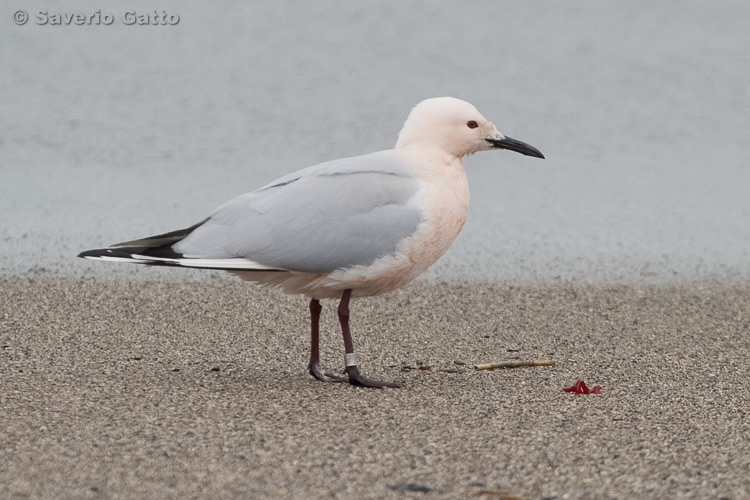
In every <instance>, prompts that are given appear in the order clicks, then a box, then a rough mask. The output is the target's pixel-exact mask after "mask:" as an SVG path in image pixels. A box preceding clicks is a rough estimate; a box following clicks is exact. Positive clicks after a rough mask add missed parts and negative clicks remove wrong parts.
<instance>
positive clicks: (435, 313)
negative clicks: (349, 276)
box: [0, 276, 750, 500]
mask: <svg viewBox="0 0 750 500" xmlns="http://www.w3.org/2000/svg"><path fill="white" fill-rule="evenodd" d="M323 307H324V309H323V323H322V341H323V345H322V359H323V363H324V366H326V367H328V368H329V369H334V368H336V369H340V368H341V367H342V365H343V354H342V351H343V349H342V345H341V344H342V342H341V335H340V331H339V329H338V324H337V321H336V317H335V307H334V303H333V302H331V301H326V302H324V303H323ZM351 318H352V332H353V337H354V343H355V348H356V350H357V355H358V359H359V361H360V368H361V369H362V371H363V372H364V373H365V374H367V375H369V376H371V377H374V378H380V379H383V380H388V381H396V382H400V383H402V384H403V388H400V389H384V390H374V389H359V388H355V387H351V386H348V385H342V384H326V383H321V382H317V381H315V380H314V379H312V378H311V377H310V376H309V375H308V374H307V373H306V370H305V367H306V365H307V356H308V349H309V332H308V321H309V319H308V310H307V302H306V300H305V299H304V298H301V297H293V296H285V295H282V294H281V293H279V292H276V291H273V290H268V289H261V288H258V287H255V286H251V285H248V284H247V283H243V282H240V281H239V280H234V279H232V278H230V277H222V276H216V277H210V278H207V279H205V280H202V281H177V280H175V281H164V280H152V281H148V280H147V281H142V280H141V281H125V280H104V279H101V278H99V279H89V278H65V277H57V276H24V277H8V278H2V279H0V426H1V428H0V498H33V499H43V498H92V499H94V498H112V499H119V498H123V499H124V498H134V499H135V498H138V499H143V498H160V499H171V498H175V499H177V498H179V499H184V498H293V499H297V498H306V499H307V498H310V499H318V498H341V499H344V498H346V499H349V498H359V499H366V498H372V499H376V498H378V499H380V498H424V499H433V498H446V499H448V498H450V499H457V498H480V499H481V498H523V499H542V498H546V499H577V498H581V499H584V498H585V499H608V498H613V499H615V498H617V499H632V498H639V499H650V498H654V499H657V498H658V499H665V498H696V499H697V498H701V499H703V498H714V499H720V498H727V499H733V500H739V499H743V498H748V497H750V474H748V471H750V383H749V381H750V368H749V366H750V365H748V358H750V286H745V285H736V284H733V285H729V284H721V283H688V284H680V285H663V286H642V287H639V286H628V287H605V286H591V285H563V284H561V285H549V286H536V287H535V286H524V287H512V286H509V285H491V284H446V283H417V284H414V285H412V286H410V287H407V288H406V289H404V290H400V291H398V292H395V293H392V294H389V295H386V296H382V297H377V298H371V299H358V300H354V301H353V302H352V306H351ZM534 359H553V360H555V361H557V365H556V366H551V367H533V368H517V369H511V370H495V371H476V370H474V369H473V365H474V364H478V363H489V362H498V361H506V360H534ZM420 368H421V369H420ZM578 379H583V380H584V381H585V382H586V384H588V385H589V387H592V386H602V390H601V392H600V393H599V394H596V395H593V394H591V395H575V394H569V393H563V392H561V389H562V388H563V387H568V386H571V385H573V384H574V383H575V382H576V380H578ZM502 494H505V496H502Z"/></svg>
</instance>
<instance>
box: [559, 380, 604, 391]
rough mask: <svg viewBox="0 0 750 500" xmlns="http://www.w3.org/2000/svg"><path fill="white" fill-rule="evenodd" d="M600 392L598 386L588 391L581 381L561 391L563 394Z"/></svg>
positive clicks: (584, 383)
mask: <svg viewBox="0 0 750 500" xmlns="http://www.w3.org/2000/svg"><path fill="white" fill-rule="evenodd" d="M601 390H602V388H601V387H600V386H598V385H597V386H596V387H592V388H591V389H589V388H588V387H586V382H584V381H583V380H579V381H578V382H576V383H575V385H573V386H571V387H566V388H565V389H563V392H574V393H576V394H599V391H601Z"/></svg>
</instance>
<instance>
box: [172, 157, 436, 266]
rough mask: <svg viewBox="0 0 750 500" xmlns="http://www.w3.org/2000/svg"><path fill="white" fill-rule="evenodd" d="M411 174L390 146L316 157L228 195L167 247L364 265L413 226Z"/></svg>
mask: <svg viewBox="0 0 750 500" xmlns="http://www.w3.org/2000/svg"><path fill="white" fill-rule="evenodd" d="M415 175H416V172H415V168H414V166H412V165H410V164H409V163H408V161H407V159H406V157H405V156H404V155H403V153H400V152H397V151H393V150H391V151H382V152H379V153H373V154H370V155H365V156H359V157H355V158H346V159H342V160H336V161H333V162H328V163H323V164H320V165H316V166H315V167H310V168H308V169H304V170H300V171H299V172H295V173H294V174H290V175H288V176H285V177H282V178H280V179H278V180H277V181H274V182H272V183H270V184H268V185H267V186H265V187H263V188H261V189H259V190H257V191H254V192H252V193H247V194H244V195H241V196H238V197H236V198H234V199H232V200H230V201H228V202H227V203H225V204H224V205H222V206H220V207H219V208H218V209H217V210H216V211H215V212H214V213H213V214H212V215H211V216H210V217H209V219H208V220H207V221H206V222H204V223H203V224H202V225H200V226H199V227H197V228H196V229H195V230H194V231H193V232H191V233H190V234H189V235H188V236H187V237H186V238H185V239H183V240H182V241H180V242H178V243H176V244H175V245H174V246H173V248H174V250H175V251H177V252H179V253H181V254H183V256H184V257H186V258H203V259H230V258H245V259H249V260H252V261H254V262H257V263H259V264H262V265H265V266H271V267H275V268H280V269H288V270H292V271H300V272H316V273H328V272H331V271H334V270H336V269H341V268H345V267H350V266H354V265H368V264H371V263H372V262H374V261H375V260H376V259H377V258H379V257H382V256H384V255H388V254H392V253H394V251H395V250H396V247H397V245H398V243H399V242H400V241H401V240H403V239H404V238H406V237H408V236H410V235H412V234H414V232H415V231H416V230H417V226H418V225H419V223H420V221H421V220H422V213H421V211H420V209H419V207H418V205H417V203H416V200H415V198H414V197H415V194H416V192H417V190H418V183H417V180H416V178H415Z"/></svg>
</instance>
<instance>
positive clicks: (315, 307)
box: [307, 299, 348, 382]
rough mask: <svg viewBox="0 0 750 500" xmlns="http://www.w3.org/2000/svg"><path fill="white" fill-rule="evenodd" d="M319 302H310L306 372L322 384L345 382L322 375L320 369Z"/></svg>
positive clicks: (340, 378)
mask: <svg viewBox="0 0 750 500" xmlns="http://www.w3.org/2000/svg"><path fill="white" fill-rule="evenodd" d="M321 309H322V308H321V307H320V302H319V301H318V299H312V300H311V301H310V332H311V333H310V363H309V364H308V365H307V371H309V372H310V375H312V376H313V377H315V378H316V379H318V380H322V381H324V382H346V381H347V380H348V379H346V378H345V377H336V376H335V375H331V374H330V373H324V372H323V369H322V368H321V367H320V347H319V340H320V310H321Z"/></svg>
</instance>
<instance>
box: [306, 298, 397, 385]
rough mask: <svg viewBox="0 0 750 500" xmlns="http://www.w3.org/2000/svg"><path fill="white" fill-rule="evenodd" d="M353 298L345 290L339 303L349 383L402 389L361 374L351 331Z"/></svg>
mask: <svg viewBox="0 0 750 500" xmlns="http://www.w3.org/2000/svg"><path fill="white" fill-rule="evenodd" d="M351 296H352V289H351V288H349V289H347V290H344V293H343V294H342V295H341V303H339V322H341V331H342V333H343V334H344V350H345V351H346V354H345V356H344V359H345V360H346V374H347V375H348V376H349V383H350V384H352V385H358V386H361V387H377V388H380V387H400V386H399V385H398V384H392V383H390V382H378V381H377V380H372V379H370V378H367V377H365V376H364V375H362V374H360V373H359V368H357V360H356V358H355V357H354V345H353V344H352V333H351V331H350V330H349V299H350V298H351ZM311 307H312V306H311Z"/></svg>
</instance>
